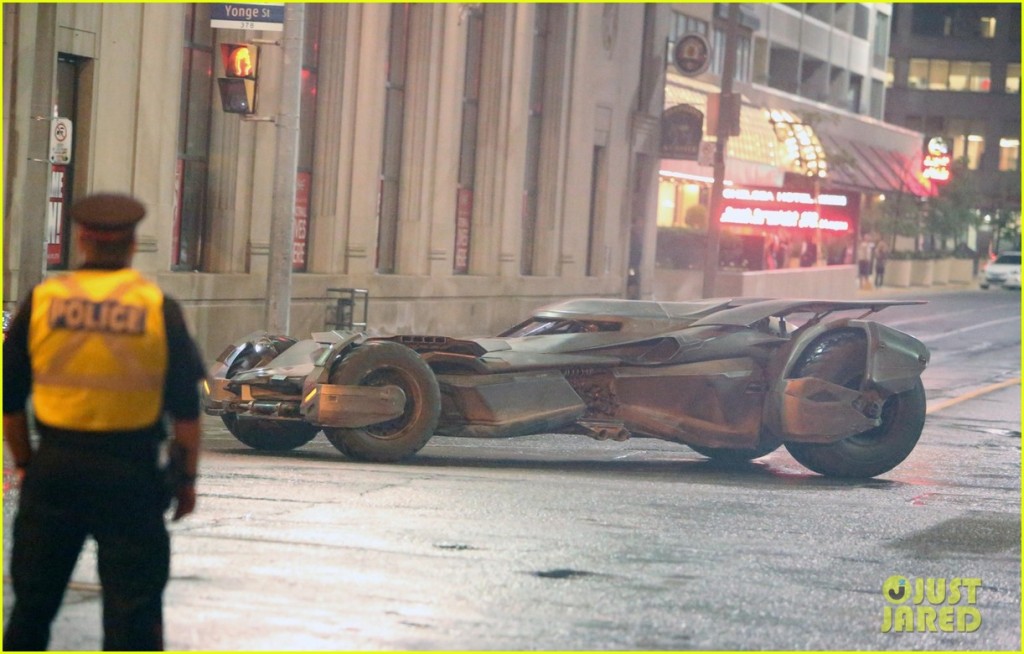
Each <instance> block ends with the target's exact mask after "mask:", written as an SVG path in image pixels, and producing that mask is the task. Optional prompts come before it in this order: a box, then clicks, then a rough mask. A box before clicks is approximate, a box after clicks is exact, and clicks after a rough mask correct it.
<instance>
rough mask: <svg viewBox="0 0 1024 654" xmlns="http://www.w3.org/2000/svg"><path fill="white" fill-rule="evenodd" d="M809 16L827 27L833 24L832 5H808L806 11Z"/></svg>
mask: <svg viewBox="0 0 1024 654" xmlns="http://www.w3.org/2000/svg"><path fill="white" fill-rule="evenodd" d="M805 11H806V12H807V15H808V16H810V17H811V18H816V19H818V20H820V21H821V22H823V23H825V24H826V25H831V24H832V3H831V2H814V3H807V8H806V10H805Z"/></svg>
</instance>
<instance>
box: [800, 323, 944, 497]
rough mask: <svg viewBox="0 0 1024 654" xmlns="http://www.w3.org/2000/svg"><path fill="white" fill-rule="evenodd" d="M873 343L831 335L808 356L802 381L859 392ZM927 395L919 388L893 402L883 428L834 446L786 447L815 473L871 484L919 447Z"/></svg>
mask: <svg viewBox="0 0 1024 654" xmlns="http://www.w3.org/2000/svg"><path fill="white" fill-rule="evenodd" d="M866 359H867V338H866V337H865V335H864V333H863V332H861V331H860V330H856V329H844V330H837V331H834V332H830V333H828V334H826V335H825V336H824V337H822V338H821V339H820V340H819V341H818V342H817V343H815V344H814V345H813V346H812V347H810V348H808V350H807V351H806V352H805V353H804V354H803V358H802V360H801V361H800V362H799V363H798V364H797V366H796V367H795V368H794V371H795V375H794V376H796V377H818V378H820V379H825V380H827V381H831V382H834V383H837V384H842V385H843V386H845V387H847V388H857V387H858V385H859V384H860V381H861V378H862V377H863V376H864V366H865V362H866ZM924 418H925V393H924V385H923V384H922V383H921V380H920V379H918V380H917V382H916V383H915V384H914V387H913V388H911V389H910V390H908V391H905V392H903V393H899V394H897V395H893V396H891V397H889V398H888V399H887V400H886V402H885V405H884V406H883V407H882V424H881V425H879V426H878V427H875V428H874V429H870V430H868V431H865V432H862V433H860V434H854V435H853V436H849V437H847V438H844V439H843V440H841V441H837V442H835V443H828V444H816V443H786V444H785V445H786V449H787V450H789V453H790V454H792V455H793V458H794V459H796V460H797V461H799V462H800V463H801V464H802V465H804V466H806V467H807V468H810V469H811V470H813V471H814V472H817V473H819V474H822V475H826V476H830V477H851V478H867V477H874V476H876V475H880V474H882V473H884V472H888V471H889V470H892V469H893V468H895V467H896V466H897V465H899V464H900V463H901V462H902V461H903V460H904V459H906V458H907V456H909V455H910V452H911V451H912V450H913V449H914V446H915V445H917V441H918V439H919V438H920V437H921V431H922V430H923V429H924Z"/></svg>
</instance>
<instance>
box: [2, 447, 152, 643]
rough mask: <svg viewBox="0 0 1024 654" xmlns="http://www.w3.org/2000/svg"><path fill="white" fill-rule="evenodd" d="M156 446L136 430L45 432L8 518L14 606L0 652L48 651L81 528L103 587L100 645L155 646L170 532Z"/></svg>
mask: <svg viewBox="0 0 1024 654" xmlns="http://www.w3.org/2000/svg"><path fill="white" fill-rule="evenodd" d="M89 439H92V440H91V441H90V440H89ZM158 447H159V442H158V441H157V440H155V439H149V438H144V439H140V438H139V437H138V436H134V438H132V437H123V436H122V435H120V434H119V435H104V434H97V435H90V436H89V437H88V438H84V439H83V438H70V439H69V438H58V437H53V436H50V437H47V436H46V435H45V434H44V436H43V438H42V441H41V444H40V446H39V449H38V451H37V452H36V453H35V454H34V455H33V457H32V462H31V465H30V466H29V467H28V469H27V472H26V474H25V479H24V480H23V483H22V489H21V499H20V502H19V505H18V514H17V517H16V518H15V523H14V546H13V550H12V553H11V562H10V563H11V565H10V570H11V577H12V581H13V585H14V596H15V604H14V608H13V610H12V612H11V615H10V618H9V620H8V624H7V627H6V629H5V630H4V642H3V647H4V650H8V651H10V650H22V651H23V650H43V649H46V647H47V644H48V643H49V639H50V625H51V623H52V622H53V619H54V617H55V616H56V614H57V611H58V610H59V609H60V605H61V602H62V599H63V596H64V592H65V589H66V587H67V584H68V580H69V579H70V578H71V573H72V571H73V570H74V567H75V563H76V561H77V559H78V556H79V554H80V552H81V550H82V547H83V545H84V544H85V539H86V538H87V537H88V536H92V537H93V538H94V539H95V541H96V545H97V559H98V568H99V576H100V582H101V584H102V588H103V634H104V637H103V649H105V650H121V651H124V650H134V651H139V650H148V651H151V650H160V649H163V599H162V598H163V591H164V587H165V586H166V585H167V580H168V577H169V573H170V539H169V537H168V534H167V528H166V526H165V524H164V517H163V512H164V509H165V507H166V494H165V491H164V487H163V483H162V477H161V475H160V473H159V470H158V468H157V452H158Z"/></svg>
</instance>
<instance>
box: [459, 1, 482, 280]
mask: <svg viewBox="0 0 1024 654" xmlns="http://www.w3.org/2000/svg"><path fill="white" fill-rule="evenodd" d="M484 11H486V9H474V10H471V11H470V12H469V15H468V22H467V24H466V71H465V76H464V79H463V85H462V134H461V138H460V145H459V186H458V189H457V196H456V203H455V257H454V264H453V266H452V271H453V272H454V273H456V274H458V275H465V274H468V273H469V246H470V243H471V242H472V238H471V237H472V229H473V191H474V186H475V183H476V145H477V134H478V133H479V131H480V71H481V68H482V67H483V58H484V48H483V41H484V15H483V14H484Z"/></svg>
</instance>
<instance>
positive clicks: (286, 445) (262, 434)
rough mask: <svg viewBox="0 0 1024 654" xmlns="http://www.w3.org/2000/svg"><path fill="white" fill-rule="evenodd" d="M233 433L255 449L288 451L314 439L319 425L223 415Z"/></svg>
mask: <svg viewBox="0 0 1024 654" xmlns="http://www.w3.org/2000/svg"><path fill="white" fill-rule="evenodd" d="M221 419H223V420H224V426H225V427H227V428H228V431H229V432H231V435H232V436H234V437H235V438H237V439H238V440H239V441H241V442H242V443H243V444H245V445H248V446H249V447H251V448H253V449H254V450H264V451H267V452H286V451H288V450H294V449H295V448H296V447H301V446H303V445H305V444H306V443H308V442H309V441H311V440H313V439H314V438H315V437H316V435H317V434H318V433H319V432H320V428H319V427H314V426H313V425H308V424H306V423H302V422H296V421H291V420H270V419H267V418H240V417H239V416H237V415H235V414H234V413H228V414H225V415H223V416H221Z"/></svg>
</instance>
